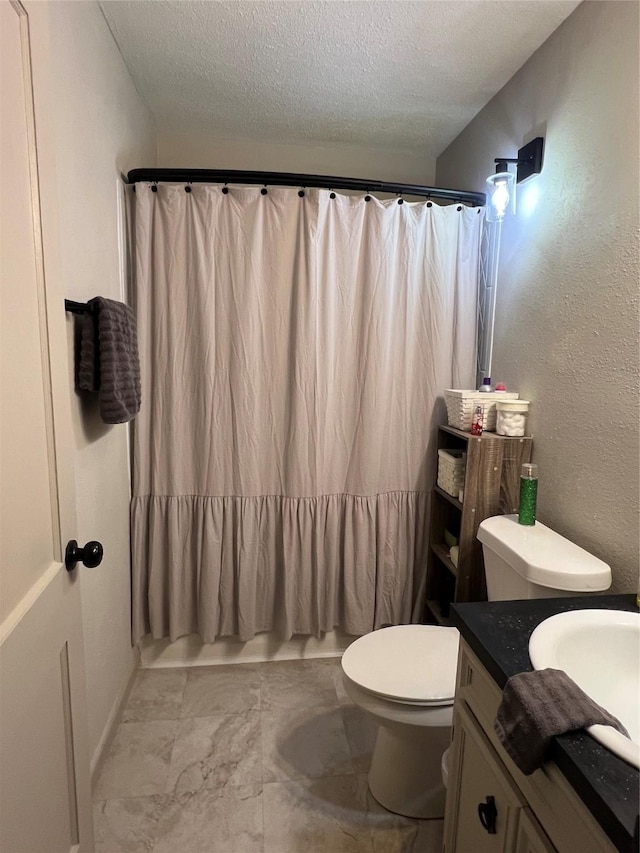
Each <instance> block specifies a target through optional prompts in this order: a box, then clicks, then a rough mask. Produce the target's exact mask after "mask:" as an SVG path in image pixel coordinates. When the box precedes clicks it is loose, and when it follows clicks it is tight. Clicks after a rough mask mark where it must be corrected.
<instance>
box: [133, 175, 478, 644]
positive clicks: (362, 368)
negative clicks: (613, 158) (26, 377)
mask: <svg viewBox="0 0 640 853" xmlns="http://www.w3.org/2000/svg"><path fill="white" fill-rule="evenodd" d="M189 189H190V190H191V191H190V192H186V191H185V187H184V186H183V185H173V184H165V185H163V184H160V185H158V186H157V191H155V192H153V191H152V187H151V185H145V184H138V185H137V187H136V193H135V232H136V293H135V307H136V311H137V316H138V331H139V336H140V337H139V346H140V357H141V363H142V408H141V411H140V414H139V416H138V418H137V421H136V423H135V429H134V497H133V500H132V536H133V543H132V558H133V590H134V610H133V623H134V624H133V630H134V638H135V639H136V640H138V639H139V638H140V637H141V636H142V635H144V634H147V633H149V632H151V633H152V634H153V636H154V637H170V638H171V639H175V638H177V637H179V636H181V635H183V634H187V633H192V632H197V633H199V634H200V635H201V636H202V638H203V639H204V640H205V641H212V640H213V639H214V638H215V637H218V636H223V635H234V636H237V637H239V638H240V639H242V640H247V639H249V638H251V637H253V636H254V634H256V633H257V632H260V631H275V632H277V634H278V635H279V636H280V637H282V638H289V637H290V636H291V635H292V634H313V635H316V636H317V635H320V634H321V633H322V632H324V631H329V630H332V629H333V628H334V627H340V628H341V629H343V630H344V631H346V632H348V633H350V634H362V633H365V632H367V631H370V630H372V629H373V628H376V627H379V626H381V625H385V624H391V623H394V624H395V623H402V622H408V621H410V620H411V617H412V612H413V609H414V606H415V605H416V602H417V601H418V600H419V597H420V595H421V587H422V581H423V577H424V570H425V564H426V553H425V549H426V525H427V506H428V490H429V488H430V486H431V483H432V474H433V471H432V466H433V459H432V456H433V447H432V436H433V429H434V426H435V424H436V423H437V421H438V420H439V416H440V415H441V413H442V412H441V404H439V405H438V408H437V409H436V408H435V407H436V400H437V398H438V397H440V396H441V395H442V391H443V389H444V388H447V387H471V386H470V384H469V383H471V382H472V381H473V378H474V366H475V339H476V292H477V270H478V250H479V242H480V233H481V220H482V215H481V212H480V211H479V210H478V209H469V208H466V207H461V206H456V205H452V206H449V207H438V206H436V205H434V206H428V205H427V203H418V204H409V203H407V202H405V203H404V204H401V205H400V204H398V203H397V201H396V200H395V199H393V200H389V201H379V200H376V199H375V198H372V199H371V201H369V202H365V201H364V198H363V197H362V196H358V197H355V196H343V195H339V194H337V195H336V196H335V198H331V196H330V193H329V192H328V191H324V190H307V191H306V192H305V193H304V196H302V197H301V196H300V195H299V194H298V191H297V189H290V188H281V189H277V188H269V190H268V193H267V194H266V195H263V194H261V192H260V189H259V188H251V187H238V186H232V187H230V188H229V191H228V193H226V194H225V193H223V192H222V190H221V188H220V187H219V186H210V185H197V184H196V185H193V186H192V187H189Z"/></svg>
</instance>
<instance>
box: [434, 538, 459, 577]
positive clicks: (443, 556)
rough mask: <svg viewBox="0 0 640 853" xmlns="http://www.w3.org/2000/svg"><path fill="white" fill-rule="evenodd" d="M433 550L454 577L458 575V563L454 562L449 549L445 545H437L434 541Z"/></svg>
mask: <svg viewBox="0 0 640 853" xmlns="http://www.w3.org/2000/svg"><path fill="white" fill-rule="evenodd" d="M431 550H432V551H433V553H434V554H435V555H436V557H437V558H438V559H439V560H440V562H441V563H442V565H443V566H444V567H445V568H446V569H448V570H449V571H450V572H451V574H452V575H453V576H454V577H456V576H457V574H458V568H457V566H456V564H455V563H453V562H452V560H451V557H449V555H448V554H447V549H446V548H445V547H444V546H443V545H436V544H435V543H434V544H433V545H432V546H431Z"/></svg>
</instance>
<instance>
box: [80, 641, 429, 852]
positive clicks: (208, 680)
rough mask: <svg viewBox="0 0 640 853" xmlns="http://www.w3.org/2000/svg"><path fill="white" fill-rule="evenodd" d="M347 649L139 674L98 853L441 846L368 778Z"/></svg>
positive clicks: (106, 797) (111, 766)
mask: <svg viewBox="0 0 640 853" xmlns="http://www.w3.org/2000/svg"><path fill="white" fill-rule="evenodd" d="M374 740H375V725H374V724H373V723H372V722H371V721H370V720H369V718H367V717H365V716H364V714H362V712H361V711H360V710H359V709H358V708H356V707H355V706H354V705H353V704H352V703H351V702H350V700H349V698H348V697H347V695H346V694H345V692H344V690H343V688H342V680H341V672H340V663H339V659H337V658H331V659H321V660H312V661H278V662H270V663H261V664H238V665H228V666H212V667H198V668H187V669H147V670H140V672H139V673H138V675H137V677H136V681H135V684H134V686H133V689H132V691H131V693H130V696H129V699H128V702H127V705H126V707H125V710H124V713H123V717H122V722H121V723H120V725H119V727H118V729H117V731H116V734H115V737H114V740H113V743H112V744H111V747H110V749H109V752H108V754H107V756H106V758H105V761H104V764H103V766H102V768H101V770H100V773H99V775H98V778H97V779H96V784H95V788H94V794H93V799H94V823H95V834H96V853H439V851H440V848H441V843H442V821H439V820H432V821H426V820H425V821H420V820H413V819H410V818H403V817H399V816H398V815H393V814H390V813H389V812H387V811H385V810H384V809H383V808H382V807H381V806H379V805H378V803H376V801H375V800H374V799H373V797H372V796H371V794H370V793H369V791H368V788H367V770H368V767H369V761H370V757H371V750H372V748H373V743H374Z"/></svg>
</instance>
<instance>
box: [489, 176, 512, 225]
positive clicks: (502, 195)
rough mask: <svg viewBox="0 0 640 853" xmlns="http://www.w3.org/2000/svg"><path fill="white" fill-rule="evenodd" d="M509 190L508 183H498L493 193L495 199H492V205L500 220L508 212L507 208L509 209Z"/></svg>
mask: <svg viewBox="0 0 640 853" xmlns="http://www.w3.org/2000/svg"><path fill="white" fill-rule="evenodd" d="M509 198H510V196H509V190H508V189H507V182H506V181H496V186H495V189H494V191H493V197H492V198H491V204H492V205H493V206H494V207H495V209H496V216H499V217H500V219H502V217H503V216H504V215H505V213H506V212H507V208H508V207H509Z"/></svg>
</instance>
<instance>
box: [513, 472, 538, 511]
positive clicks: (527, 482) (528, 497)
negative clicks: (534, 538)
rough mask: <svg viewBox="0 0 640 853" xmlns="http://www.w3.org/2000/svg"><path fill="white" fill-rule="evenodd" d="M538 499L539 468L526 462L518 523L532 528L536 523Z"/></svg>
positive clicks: (521, 487) (521, 478) (522, 478)
mask: <svg viewBox="0 0 640 853" xmlns="http://www.w3.org/2000/svg"><path fill="white" fill-rule="evenodd" d="M537 499H538V466H537V465H534V464H533V463H532V462H525V463H524V464H523V466H522V469H521V472H520V509H519V511H518V522H519V523H520V524H526V525H528V526H531V525H533V524H535V523H536V502H537Z"/></svg>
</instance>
